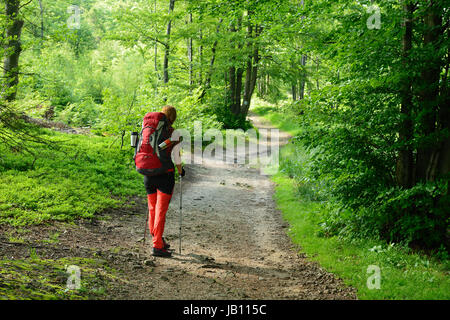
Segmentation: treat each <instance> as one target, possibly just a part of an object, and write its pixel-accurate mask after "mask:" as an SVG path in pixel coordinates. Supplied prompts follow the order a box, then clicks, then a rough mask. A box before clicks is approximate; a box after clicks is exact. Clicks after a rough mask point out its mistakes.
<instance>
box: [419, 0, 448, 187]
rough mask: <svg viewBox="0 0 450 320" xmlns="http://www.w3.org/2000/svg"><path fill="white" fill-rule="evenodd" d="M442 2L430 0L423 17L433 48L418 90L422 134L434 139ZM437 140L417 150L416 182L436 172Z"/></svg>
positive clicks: (428, 45)
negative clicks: (420, 87)
mask: <svg viewBox="0 0 450 320" xmlns="http://www.w3.org/2000/svg"><path fill="white" fill-rule="evenodd" d="M438 7H439V5H437V4H436V1H431V3H430V5H429V7H428V9H427V11H428V12H427V13H426V15H425V18H424V22H425V31H424V45H425V48H429V49H430V51H429V52H428V54H427V56H426V57H427V59H426V61H424V64H423V67H422V68H423V69H422V72H421V85H422V86H423V89H422V90H421V91H420V92H419V103H420V107H421V109H420V110H419V112H420V113H421V115H422V117H421V119H420V122H419V130H420V134H421V136H422V137H425V138H427V137H428V138H431V136H432V135H433V133H434V132H435V131H436V121H437V113H438V99H439V79H440V72H441V65H440V62H441V61H440V57H439V55H438V54H434V53H435V52H437V51H438V49H439V39H440V37H441V35H442V31H443V29H442V17H441V14H439V13H438V12H437V10H438ZM438 149H439V148H438V146H437V145H436V143H434V144H433V143H430V142H428V141H427V142H423V143H422V144H421V146H419V148H418V149H417V163H416V179H417V181H432V180H434V178H435V174H436V166H437V162H436V157H437V153H438V152H439V150H438Z"/></svg>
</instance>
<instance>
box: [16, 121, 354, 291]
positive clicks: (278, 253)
mask: <svg viewBox="0 0 450 320" xmlns="http://www.w3.org/2000/svg"><path fill="white" fill-rule="evenodd" d="M251 119H252V121H253V122H254V124H255V125H256V126H257V127H258V128H264V127H269V126H268V125H267V124H264V123H263V122H262V121H261V119H260V118H258V117H256V116H252V117H251ZM288 138H289V136H288V135H287V134H281V135H280V141H281V143H285V142H286V141H287V139H288ZM186 171H187V176H186V178H185V179H183V238H182V249H183V250H182V254H181V255H180V254H178V240H179V238H178V233H179V229H178V226H179V208H178V207H179V185H178V184H177V185H176V187H175V190H174V197H173V198H172V202H171V205H170V208H169V211H168V214H167V220H166V230H165V238H166V241H168V242H169V243H170V244H171V246H172V248H173V249H174V250H175V251H174V254H173V257H172V258H171V259H167V258H154V257H152V256H151V254H150V253H151V251H150V249H151V244H150V241H149V240H150V239H149V238H147V243H146V245H145V247H144V246H143V244H142V237H143V231H144V223H145V216H144V214H145V212H146V210H147V203H146V199H143V198H135V199H134V201H135V205H133V206H132V207H131V208H130V209H123V208H122V209H114V210H108V211H107V212H104V213H103V214H101V215H100V217H99V219H97V220H94V221H92V222H83V221H79V222H77V223H76V224H72V225H71V224H65V223H55V224H52V225H49V226H46V227H42V226H35V227H33V229H34V231H36V232H31V233H30V234H28V235H25V236H26V237H29V239H28V240H30V241H31V240H36V239H37V238H45V237H48V236H49V235H50V234H52V233H54V232H55V231H58V232H59V233H60V236H59V242H58V244H57V245H54V246H50V245H48V246H47V247H42V248H38V249H37V250H38V252H39V254H40V255H41V256H44V257H45V256H46V257H52V258H56V257H63V256H68V255H73V256H86V257H91V256H93V255H94V256H96V257H101V258H102V259H105V260H106V261H108V264H109V265H110V266H112V267H113V268H115V269H117V270H119V271H120V273H121V281H119V282H118V283H117V284H116V285H113V286H112V288H111V289H109V290H108V292H107V298H109V299H355V298H356V296H355V290H354V289H352V288H348V287H345V286H344V284H343V283H342V281H341V280H339V279H336V278H335V276H334V275H333V274H331V273H328V272H326V271H324V270H323V269H322V268H321V267H320V266H319V265H318V264H317V263H314V262H310V261H308V259H307V258H305V257H304V256H303V255H302V254H301V253H300V254H297V252H298V251H299V248H295V247H294V246H293V244H292V243H291V241H290V239H289V237H288V236H287V234H286V231H287V230H288V228H289V226H288V224H287V223H285V222H283V220H282V218H281V213H280V212H279V211H278V210H276V206H275V203H274V201H273V199H272V195H273V191H274V190H273V187H274V186H273V183H272V182H271V181H270V179H269V178H268V177H267V176H265V175H261V174H260V171H259V170H258V169H256V168H250V167H249V166H246V165H240V164H224V163H214V162H212V161H208V160H206V161H205V163H204V164H203V165H202V166H200V165H194V164H192V165H187V166H186ZM147 236H148V234H147ZM30 237H31V238H33V239H31V238H30ZM9 250H11V248H9ZM14 250H16V252H15V253H14V254H15V255H16V256H21V255H25V254H26V252H25V249H23V250H24V252H22V253H21V252H20V246H14ZM9 252H11V251H9Z"/></svg>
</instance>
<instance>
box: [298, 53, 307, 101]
mask: <svg viewBox="0 0 450 320" xmlns="http://www.w3.org/2000/svg"><path fill="white" fill-rule="evenodd" d="M307 60H308V56H307V55H306V54H304V55H302V60H301V65H302V66H303V67H305V66H306V62H307ZM305 84H306V70H305V68H303V71H302V77H301V79H300V86H299V89H300V92H299V95H298V99H299V100H303V98H304V97H305Z"/></svg>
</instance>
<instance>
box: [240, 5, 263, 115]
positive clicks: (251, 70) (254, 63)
mask: <svg viewBox="0 0 450 320" xmlns="http://www.w3.org/2000/svg"><path fill="white" fill-rule="evenodd" d="M249 17H250V12H249ZM253 30H255V33H254V35H253ZM261 31H262V27H259V26H258V25H256V26H255V27H254V28H253V26H252V25H251V23H250V24H249V27H248V40H247V49H248V51H249V55H248V58H247V70H246V74H245V85H244V98H243V103H242V107H241V112H240V113H241V114H242V115H245V116H246V115H247V113H248V109H249V108H250V104H251V99H252V95H253V92H254V90H255V85H256V79H257V77H258V63H259V59H260V58H259V46H258V44H257V43H256V42H255V40H256V39H257V38H258V37H259V35H260V33H261Z"/></svg>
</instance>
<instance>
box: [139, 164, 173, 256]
mask: <svg viewBox="0 0 450 320" xmlns="http://www.w3.org/2000/svg"><path fill="white" fill-rule="evenodd" d="M174 183H175V178H174V174H173V172H171V173H170V172H169V173H168V174H164V175H160V176H155V177H147V176H146V177H145V179H144V184H145V188H146V189H147V200H148V228H149V230H150V234H151V235H152V236H153V247H154V248H158V249H163V248H164V242H163V239H162V236H163V233H164V225H165V223H166V213H167V210H168V209H169V204H170V199H171V198H172V193H173V185H174ZM161 189H162V190H161ZM168 192H170V193H168Z"/></svg>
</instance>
